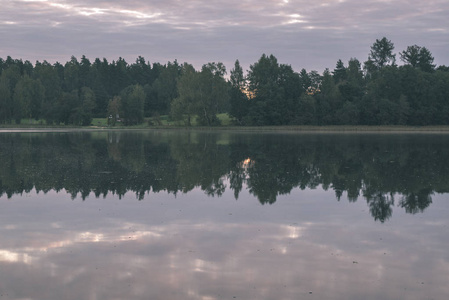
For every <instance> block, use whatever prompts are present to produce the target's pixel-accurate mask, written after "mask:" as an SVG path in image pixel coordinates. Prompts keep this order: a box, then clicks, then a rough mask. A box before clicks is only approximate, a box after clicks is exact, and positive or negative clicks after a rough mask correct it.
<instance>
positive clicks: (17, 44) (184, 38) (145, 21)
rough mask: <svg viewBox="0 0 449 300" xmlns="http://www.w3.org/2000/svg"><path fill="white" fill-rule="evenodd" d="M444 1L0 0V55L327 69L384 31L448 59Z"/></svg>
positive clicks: (362, 51)
mask: <svg viewBox="0 0 449 300" xmlns="http://www.w3.org/2000/svg"><path fill="white" fill-rule="evenodd" d="M448 16H449V1H447V0H428V1H418V0H396V1H394V0H364V1H360V0H315V1H306V0H257V1H256V0H228V1H218V0H208V1H199V0H152V1H143V0H126V1H125V0H113V1H102V0H90V1H87V0H76V1H75V0H66V1H64V0H0V41H1V43H0V57H2V58H6V56H8V55H9V56H11V57H13V58H22V59H24V60H30V61H31V62H33V63H34V62H35V61H36V60H39V61H43V60H47V61H49V62H52V63H53V62H55V61H59V62H66V61H68V60H70V56H71V55H74V56H76V57H78V58H80V57H81V55H86V56H87V57H88V58H90V59H91V60H93V59H94V58H96V57H99V58H103V57H105V58H107V59H108V60H110V61H112V60H115V59H117V58H118V57H123V58H125V59H126V60H127V61H128V62H129V63H132V62H134V61H135V59H136V58H137V56H139V55H140V56H143V57H145V59H146V60H148V61H150V62H161V63H165V62H167V61H173V60H174V59H177V60H178V61H180V62H184V61H186V62H189V63H192V64H194V66H195V67H200V66H201V65H202V64H204V63H207V62H210V61H221V62H223V63H225V65H226V66H227V67H228V69H230V68H232V65H233V63H234V61H235V60H236V59H239V60H240V62H241V63H242V64H243V65H244V67H245V68H248V66H249V65H250V64H252V63H254V62H256V61H257V60H258V59H259V57H260V56H261V55H262V53H266V54H274V55H275V56H276V57H277V58H278V60H279V62H281V63H286V64H291V65H292V66H293V68H294V69H295V70H296V71H299V70H300V69H301V68H306V69H307V70H309V71H310V70H312V69H315V70H318V71H323V70H324V68H326V67H327V68H330V69H333V68H334V67H335V64H336V61H337V60H338V59H342V60H343V61H345V62H346V61H347V60H349V58H351V57H356V58H358V59H359V60H361V61H362V62H363V61H365V60H366V59H367V57H368V53H369V50H370V46H371V45H372V44H373V42H374V41H375V40H376V39H380V38H382V37H383V36H386V37H387V38H388V39H390V40H391V41H392V42H393V43H394V44H395V47H396V48H395V51H396V52H400V51H402V50H404V49H405V48H406V47H407V46H410V45H413V44H417V45H420V46H425V47H427V48H428V49H429V50H430V51H431V52H432V54H433V55H434V57H435V63H436V64H438V65H441V64H444V65H449V51H448V49H449V17H448Z"/></svg>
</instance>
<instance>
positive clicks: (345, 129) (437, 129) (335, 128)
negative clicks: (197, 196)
mask: <svg viewBox="0 0 449 300" xmlns="http://www.w3.org/2000/svg"><path fill="white" fill-rule="evenodd" d="M157 130H185V131H237V132H290V133H370V132H371V133H442V134H443V133H448V134H449V125H448V126H350V125H331V126H307V125H292V126H218V127H200V126H195V127H185V126H153V127H99V126H87V127H60V126H54V127H51V126H42V127H28V126H23V127H22V126H20V127H13V126H11V127H0V133H14V132H18V133H20V132H76V131H79V132H89V131H157Z"/></svg>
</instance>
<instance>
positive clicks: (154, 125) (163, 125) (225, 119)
mask: <svg viewBox="0 0 449 300" xmlns="http://www.w3.org/2000/svg"><path fill="white" fill-rule="evenodd" d="M218 117H219V119H220V120H221V123H222V125H221V126H218V127H205V126H199V125H198V123H197V122H196V120H193V121H192V126H190V127H188V126H185V125H184V124H182V123H180V122H173V121H170V120H169V118H168V116H160V117H159V118H158V119H157V120H153V119H152V118H146V119H145V121H144V122H143V123H142V124H139V125H134V126H124V125H123V124H122V123H117V124H116V125H115V126H108V122H107V119H106V118H94V119H93V120H92V123H91V126H74V125H64V124H59V125H47V124H46V123H45V121H43V120H39V121H35V120H32V121H30V120H29V119H24V120H22V122H21V124H0V130H1V129H4V130H8V129H16V130H20V129H24V130H27V129H28V130H30V129H47V130H52V129H54V130H56V129H58V130H65V129H70V130H73V129H82V130H95V129H96V130H98V129H102V130H104V129H113V130H120V129H126V130H129V129H135V130H137V129H141V130H143V129H195V130H211V129H213V130H226V131H228V130H235V131H248V132H250V131H259V132H260V131H285V132H348V133H349V132H391V133H395V132H439V133H449V126H397V125H394V126H391V125H385V126H360V125H357V126H352V125H331V126H329V125H327V126H308V125H291V126H234V125H232V124H233V122H232V119H231V118H230V117H229V116H228V115H227V114H220V115H218Z"/></svg>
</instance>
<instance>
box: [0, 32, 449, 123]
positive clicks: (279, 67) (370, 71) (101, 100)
mask: <svg viewBox="0 0 449 300" xmlns="http://www.w3.org/2000/svg"><path fill="white" fill-rule="evenodd" d="M394 50H395V47H394V44H393V42H392V41H390V40H388V39H387V38H385V37H383V38H382V39H376V41H375V42H374V43H373V44H372V46H371V50H370V53H369V54H368V59H367V60H366V61H365V62H363V63H362V62H361V61H359V60H358V59H357V58H351V59H350V60H349V61H348V62H347V63H345V62H343V61H342V60H338V61H337V62H336V65H335V67H333V69H326V70H325V71H324V72H323V73H322V74H320V73H319V72H317V71H314V70H311V71H307V70H305V69H302V70H300V71H299V72H296V71H295V70H293V68H292V67H291V66H290V65H286V64H280V63H278V61H277V58H276V57H275V56H273V55H265V54H263V55H262V56H261V57H260V59H259V60H258V61H257V62H255V63H253V64H252V65H250V67H249V70H247V71H246V72H244V71H243V69H242V67H241V65H240V63H239V61H238V60H236V61H235V64H234V66H233V67H232V69H231V70H230V71H229V74H228V72H227V70H226V67H225V66H224V65H223V64H222V63H220V62H209V63H207V64H204V65H203V66H202V68H201V69H200V70H196V69H195V68H194V67H193V66H192V65H191V64H189V63H182V64H180V63H178V62H177V60H174V61H173V62H167V63H166V64H161V63H153V64H151V63H150V62H148V61H146V60H145V58H143V57H141V56H139V57H138V58H137V59H136V61H135V62H134V63H132V64H129V63H127V62H126V61H125V60H124V59H123V58H119V59H118V60H114V61H112V62H109V61H108V60H107V59H105V58H103V59H100V58H96V59H95V60H94V61H93V62H91V61H90V60H89V59H88V58H87V57H85V56H84V55H83V56H82V57H81V59H80V60H78V59H77V58H76V57H74V56H72V57H71V59H70V61H68V62H66V63H65V64H61V63H59V62H56V63H54V64H50V63H48V62H47V61H43V62H39V61H36V62H35V64H32V63H31V62H29V61H27V60H26V61H23V60H22V59H13V58H11V57H10V56H8V57H7V58H6V59H3V58H0V124H20V123H22V122H26V123H27V124H46V125H62V124H64V125H74V126H89V125H91V124H92V120H93V118H105V119H107V120H108V125H110V126H114V125H117V124H118V122H120V124H122V125H124V126H128V125H136V124H141V123H143V122H145V120H146V119H148V118H151V120H152V121H151V125H161V122H160V118H161V116H167V118H168V119H169V120H170V121H171V122H173V124H178V125H185V126H191V125H192V123H193V120H195V122H196V123H195V124H199V125H202V126H217V125H220V119H219V118H218V117H217V115H218V114H223V113H227V114H228V115H229V116H230V117H231V118H232V121H233V123H234V125H238V126H262V125H263V126H271V125H412V126H425V125H448V124H449V67H448V66H445V65H440V66H436V65H435V64H434V57H433V56H432V53H431V52H430V51H429V50H428V49H427V48H426V47H423V46H418V45H412V46H408V47H407V49H404V50H402V51H401V52H399V53H395V52H394ZM397 54H399V60H400V63H401V64H400V65H399V64H397V59H396V55H397ZM149 124H150V123H149Z"/></svg>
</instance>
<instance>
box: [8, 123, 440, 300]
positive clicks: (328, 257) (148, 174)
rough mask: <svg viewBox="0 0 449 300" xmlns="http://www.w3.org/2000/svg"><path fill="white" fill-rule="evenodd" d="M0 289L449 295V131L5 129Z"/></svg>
mask: <svg viewBox="0 0 449 300" xmlns="http://www.w3.org/2000/svg"><path fill="white" fill-rule="evenodd" d="M0 161H1V168H0V235H1V239H0V300H4V299H42V300H44V299H45V300H60V299H67V300H71V299H74V300H75V299H77V300H78V299H89V300H90V299H92V300H94V299H108V300H109V299H164V300H165V299H171V300H173V299H174V300H177V299H202V300H212V299H259V300H260V299H262V300H263V299H267V300H272V299H277V300H279V299H320V300H322V299H333V300H339V299H342V300H343V299H345V300H348V299H350V300H352V299H354V300H356V299H357V300H358V299H365V300H367V299H407V300H413V299H417V300H418V299H419V300H422V299H449V285H448V280H449V251H448V249H449V238H448V232H449V228H448V225H449V218H448V215H449V201H448V200H449V194H448V192H449V135H447V134H432V133H426V134H413V133H403V134H400V133H384V134H377V133H293V132H258V133H255V132H243V131H240V132H234V131H206V130H204V131H194V130H153V131H70V132H64V131H59V132H5V131H4V132H0Z"/></svg>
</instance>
